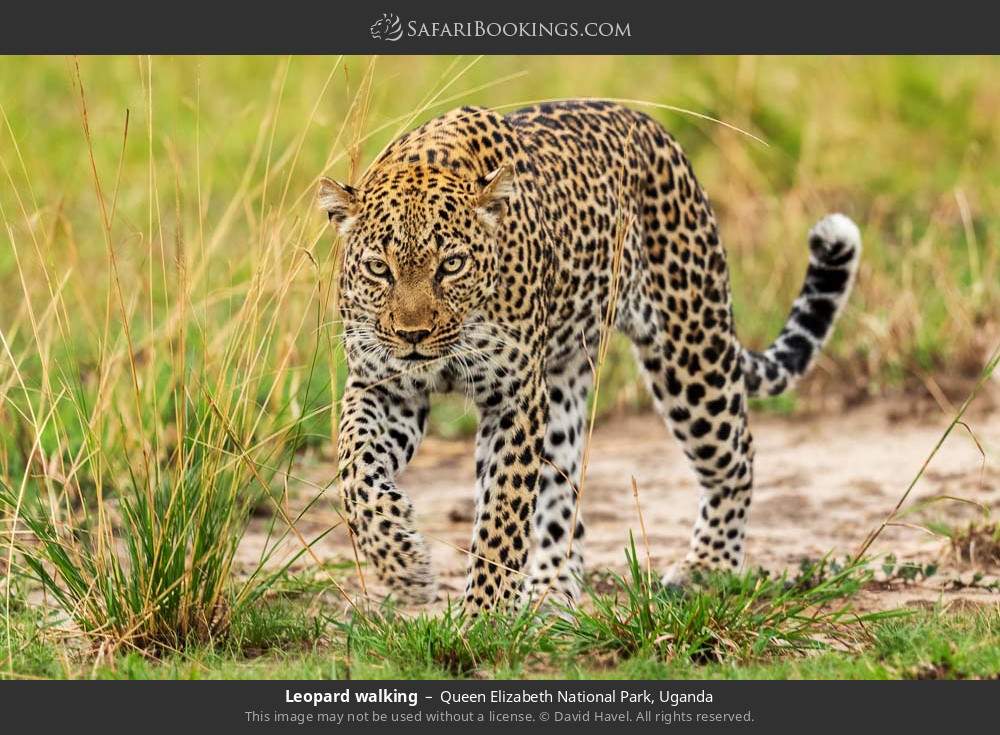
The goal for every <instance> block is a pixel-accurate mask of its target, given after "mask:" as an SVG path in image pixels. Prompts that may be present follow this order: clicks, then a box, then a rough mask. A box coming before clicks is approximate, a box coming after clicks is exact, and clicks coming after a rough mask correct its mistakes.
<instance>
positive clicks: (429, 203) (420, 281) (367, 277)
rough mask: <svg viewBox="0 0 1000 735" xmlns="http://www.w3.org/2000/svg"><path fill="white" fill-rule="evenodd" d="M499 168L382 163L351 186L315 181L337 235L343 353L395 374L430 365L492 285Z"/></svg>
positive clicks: (456, 338)
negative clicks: (468, 172) (466, 171)
mask: <svg viewBox="0 0 1000 735" xmlns="http://www.w3.org/2000/svg"><path fill="white" fill-rule="evenodd" d="M511 188H512V177H511V176H510V174H509V172H508V170H507V169H498V170H497V171H494V172H493V173H492V174H490V175H488V176H486V177H482V178H478V179H477V178H472V177H467V176H460V175H457V174H455V173H452V172H450V171H448V170H447V169H439V168H434V167H431V166H406V167H389V168H388V170H383V171H376V172H374V173H373V174H372V175H370V176H369V177H368V178H367V179H366V180H365V181H364V182H363V184H362V185H361V186H360V187H359V188H358V189H354V188H352V187H344V186H342V185H339V184H336V183H335V182H332V181H330V180H324V181H323V183H322V187H321V194H320V197H321V203H322V206H323V207H324V208H325V209H326V210H327V213H328V215H329V217H330V220H331V221H332V222H334V223H336V224H337V225H338V226H339V228H340V229H341V233H342V235H343V236H344V260H343V267H342V270H341V299H342V303H341V311H342V312H343V314H344V319H345V338H346V341H347V346H348V351H349V353H350V352H353V353H355V354H368V355H373V356H377V357H378V358H380V359H381V360H382V361H383V362H385V363H389V364H391V367H392V368H393V369H395V370H397V371H398V370H399V369H400V365H405V366H406V368H407V369H409V370H410V371H413V370H421V369H432V368H434V367H437V368H440V367H441V366H442V363H443V362H444V361H445V358H447V357H448V356H449V355H452V354H455V353H456V352H458V351H460V350H461V349H462V348H463V337H464V336H466V335H465V328H466V326H467V325H469V324H470V323H474V322H475V320H476V316H477V314H478V313H479V310H480V308H481V307H482V305H483V304H484V303H485V302H486V301H487V300H488V299H489V298H490V297H491V296H492V294H493V293H494V291H495V289H496V283H497V277H498V276H497V273H498V253H499V250H500V249H499V247H498V244H497V241H496V240H497V229H498V225H499V224H500V221H501V220H502V218H503V216H504V214H505V211H506V201H507V198H508V197H509V195H510V192H511Z"/></svg>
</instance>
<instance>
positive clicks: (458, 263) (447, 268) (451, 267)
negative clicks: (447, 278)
mask: <svg viewBox="0 0 1000 735" xmlns="http://www.w3.org/2000/svg"><path fill="white" fill-rule="evenodd" d="M463 265H465V256H464V255H452V256H451V257H450V258H445V259H444V260H443V261H442V262H441V273H443V274H445V275H453V274H455V273H458V272H459V271H460V270H462V266H463Z"/></svg>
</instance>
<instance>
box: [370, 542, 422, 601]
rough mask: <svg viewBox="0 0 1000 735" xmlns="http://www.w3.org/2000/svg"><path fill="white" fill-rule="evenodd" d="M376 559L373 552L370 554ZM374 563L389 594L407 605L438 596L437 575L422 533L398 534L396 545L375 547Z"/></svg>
mask: <svg viewBox="0 0 1000 735" xmlns="http://www.w3.org/2000/svg"><path fill="white" fill-rule="evenodd" d="M367 556H368V557H369V559H370V560H371V559H372V555H371V554H368V555H367ZM374 566H375V569H376V571H377V572H378V576H379V578H380V579H381V581H382V582H383V583H384V584H385V585H386V586H387V587H388V588H389V595H390V597H392V598H393V599H395V600H396V601H398V602H401V603H403V604H407V605H423V604H426V603H428V602H433V601H434V600H435V599H436V598H437V579H436V578H435V576H434V572H433V570H432V569H431V556H430V552H429V551H428V550H427V546H426V544H425V543H424V540H423V538H422V537H421V536H420V534H418V533H416V532H414V531H410V532H408V533H405V534H400V538H398V539H396V538H394V545H393V546H391V547H382V548H380V549H377V550H376V551H375V556H374Z"/></svg>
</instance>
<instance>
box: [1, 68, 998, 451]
mask: <svg viewBox="0 0 1000 735" xmlns="http://www.w3.org/2000/svg"><path fill="white" fill-rule="evenodd" d="M998 79H1000V61H998V60H997V59H996V58H961V57H950V58H921V57H892V58H822V57H809V58H795V57H774V58H770V57H741V58H736V57H702V58H699V57H680V58H672V57H555V56H547V57H485V58H475V57H463V58H451V57H380V58H377V59H376V58H336V57H326V58H321V57H311V58H291V59H289V58H263V57H236V58H227V57H212V58H152V59H150V58H146V57H136V58H130V57H121V58H82V59H79V60H75V59H65V58H23V59H14V58H8V59H4V60H3V62H2V63H0V104H2V111H3V120H2V123H3V130H2V131H0V163H2V167H3V171H2V181H3V183H2V185H0V208H2V211H0V215H2V220H3V226H4V230H5V232H4V239H5V240H6V242H5V243H4V245H3V247H0V285H2V288H0V314H2V317H0V327H2V329H3V333H4V335H5V338H6V340H7V353H8V354H7V356H6V359H5V361H4V362H5V366H0V380H2V381H3V385H4V386H5V388H4V390H5V391H6V397H7V398H8V401H7V402H6V404H5V405H4V406H3V407H0V422H2V424H0V431H2V432H3V433H4V435H5V436H6V437H16V436H18V434H19V430H18V425H19V423H20V422H22V421H23V416H21V415H20V414H19V411H21V412H23V411H24V409H25V406H26V401H27V402H30V400H31V398H30V397H31V396H32V395H35V393H33V391H36V390H39V391H42V392H44V391H45V390H52V391H54V392H58V391H59V390H60V385H62V386H63V388H64V389H65V390H66V391H67V392H69V393H72V392H73V391H74V390H78V391H81V395H83V394H89V395H90V397H91V399H92V400H93V399H94V396H96V395H97V392H98V391H104V393H102V396H103V397H102V399H101V400H107V401H108V405H109V406H111V405H115V404H116V403H118V402H120V401H125V402H133V403H134V402H135V401H133V400H131V399H128V398H126V396H127V395H128V394H129V391H132V392H134V390H135V389H136V383H138V390H139V391H140V392H143V391H145V390H147V388H149V387H150V386H154V387H155V386H157V385H158V386H160V388H161V389H162V390H161V391H160V394H158V395H159V397H158V398H156V399H151V400H152V403H151V404H150V405H151V406H155V408H154V409H153V410H152V413H159V414H162V415H169V414H170V412H171V411H172V410H174V409H173V408H171V405H170V401H169V400H167V399H166V398H165V397H164V396H167V395H169V393H170V390H168V389H167V386H168V385H173V384H174V383H173V381H175V380H176V379H177V377H178V371H181V372H182V373H183V372H184V371H186V374H188V375H195V374H197V375H198V376H199V378H198V379H205V378H206V376H207V375H208V373H211V374H212V375H214V376H215V377H216V378H218V377H219V374H218V371H220V370H223V368H222V367H221V366H222V365H223V363H226V366H225V368H224V370H233V369H236V368H237V366H238V365H240V364H241V363H240V360H237V359H235V358H233V359H230V360H229V362H226V359H227V358H225V357H224V355H225V354H226V350H227V349H230V350H231V349H232V342H227V340H231V339H232V338H234V336H235V335H243V337H241V339H243V338H251V339H253V338H255V339H257V340H258V347H257V350H256V351H255V353H254V355H252V356H251V355H248V356H246V358H245V360H244V362H243V363H242V365H243V367H242V368H240V369H247V368H248V367H249V366H250V365H251V364H252V365H253V366H254V367H255V371H253V372H254V381H255V383H254V386H253V390H252V393H253V394H254V395H253V397H254V399H255V400H256V402H257V404H258V407H259V408H260V414H261V421H260V425H259V426H257V427H256V429H255V431H257V432H258V433H260V431H261V426H263V425H264V424H267V423H268V422H272V423H275V425H281V426H287V424H288V422H290V421H293V422H297V423H298V433H297V435H296V439H295V441H296V442H298V443H300V444H301V443H320V444H321V443H323V442H325V441H327V440H328V437H329V436H330V432H331V426H330V419H331V415H332V411H333V409H332V404H333V403H334V402H335V401H334V399H335V395H336V390H337V384H338V382H341V381H342V380H343V370H342V367H341V366H339V364H338V360H339V358H337V357H336V349H335V344H336V331H337V322H336V303H335V301H336V298H335V296H336V294H334V293H331V291H330V289H329V283H328V281H329V280H330V279H331V278H332V275H333V271H334V268H335V258H333V257H332V255H331V253H332V248H333V239H334V238H333V237H332V236H330V234H329V233H327V232H325V231H324V230H323V222H322V217H321V216H320V215H319V213H318V212H317V211H315V209H314V206H313V202H312V196H313V188H314V186H315V181H316V178H317V177H318V176H319V175H321V174H324V173H326V174H329V175H333V176H335V177H338V178H342V179H347V180H355V179H357V178H358V177H359V176H360V174H361V172H362V171H363V169H364V167H365V166H366V165H367V163H368V162H369V161H370V160H371V159H372V157H373V156H374V155H375V154H376V153H377V152H378V151H379V150H380V149H381V148H382V147H383V146H384V145H386V144H387V143H388V142H389V141H390V140H391V139H392V138H393V137H394V136H395V135H397V134H398V133H399V132H401V131H402V130H405V129H407V128H409V127H412V126H414V125H417V124H419V123H420V122H422V121H423V120H425V119H427V118H430V117H432V116H434V115H436V114H439V113H441V112H443V111H445V110H447V109H449V108H451V107H454V106H459V105H464V104H475V105H485V106H496V107H500V108H502V109H508V108H509V109H514V108H516V107H517V106H518V105H519V104H524V103H527V102H530V101H535V100H541V99H551V98H563V97H610V98H618V99H622V100H632V101H634V104H635V105H636V106H639V107H642V108H643V109H645V110H646V111H647V112H649V113H650V114H651V115H653V116H655V117H657V118H658V119H660V120H661V121H662V122H663V123H664V125H665V126H666V127H667V128H668V129H669V130H670V131H671V132H672V133H673V134H674V135H675V136H676V137H677V139H678V140H679V141H680V142H681V144H682V146H683V147H684V148H685V149H686V151H687V154H688V156H689V157H690V158H691V159H692V161H693V163H694V167H695V171H696V173H697V175H698V176H699V178H700V180H701V182H702V184H703V186H704V187H705V188H706V189H707V191H708V193H709V195H710V196H711V197H712V200H713V204H714V206H715V209H716V212H717V214H718V216H719V219H720V228H721V232H722V236H723V241H724V242H725V244H726V246H727V248H728V251H729V255H730V265H731V271H732V278H733V284H734V297H735V304H736V315H737V322H738V328H739V333H740V335H741V338H742V339H743V340H744V342H745V343H747V344H748V345H750V346H753V347H761V346H763V345H765V344H767V343H768V342H769V341H770V339H772V338H773V337H774V336H775V335H776V334H777V332H778V330H779V329H780V326H781V324H782V323H783V321H784V318H785V315H786V313H787V310H788V308H789V306H790V304H791V301H792V299H793V297H794V295H795V293H796V291H797V289H798V287H799V285H800V283H801V279H802V273H803V269H804V267H805V260H806V252H807V251H806V247H805V236H806V232H807V230H808V228H809V227H810V225H811V224H812V223H813V222H814V221H815V220H816V219H817V218H818V217H820V216H821V215H823V214H824V213H826V212H828V211H834V210H842V211H844V212H846V213H847V214H849V215H850V216H851V217H853V218H854V219H855V220H856V221H857V222H858V223H859V225H860V226H861V229H862V232H863V236H864V239H865V256H864V262H863V265H862V270H861V275H860V278H859V282H858V286H857V288H856V291H855V293H854V295H853V296H852V299H851V301H850V305H849V307H848V311H847V313H846V314H845V316H844V317H843V319H842V321H841V322H840V324H839V326H838V329H837V330H836V334H835V337H834V339H833V342H832V344H831V346H830V348H829V350H828V351H827V354H826V356H825V357H824V358H823V361H822V362H821V364H820V365H819V367H818V369H817V370H816V371H815V373H814V374H813V375H812V376H811V378H810V379H809V380H808V381H807V382H806V383H805V384H804V385H803V386H802V387H801V388H800V389H799V392H798V394H796V395H794V396H790V397H784V398H781V399H778V400H776V401H773V402H772V403H771V404H769V405H768V406H767V407H768V408H771V409H773V410H779V411H796V410H807V409H821V410H822V409H825V410H830V409H839V408H841V407H843V406H844V405H848V404H851V403H853V402H858V401H862V400H865V399H866V398H870V397H878V396H882V395H886V394H887V393H898V392H906V391H920V392H923V393H926V392H930V393H931V394H933V395H934V396H935V397H936V398H937V400H938V401H939V402H942V401H943V402H949V401H953V400H954V399H955V396H956V395H957V392H958V391H961V390H964V387H965V386H966V385H967V381H968V379H969V378H970V377H974V376H975V375H977V374H978V371H979V370H980V368H981V366H982V364H983V362H984V360H985V358H986V356H987V353H988V351H989V350H990V348H991V347H992V345H993V343H994V342H995V340H996V337H997V334H998V331H997V321H998V308H997V307H998V303H1000V272H998V267H1000V266H998V261H1000V248H998V247H997V246H996V240H997V237H998V229H1000V215H998V212H1000V155H998V145H1000V143H998V141H1000V135H998V134H1000V82H998V81H997V80H998ZM643 102H646V103H655V104H658V105H661V107H656V106H651V105H646V106H644V105H643V104H642V103H643ZM662 106H672V107H674V108H683V109H684V110H687V111H690V112H682V111H678V110H671V109H666V108H664V107H662ZM707 118H715V119H716V120H718V121H722V122H721V123H720V122H714V121H712V120H709V119H707ZM723 123H724V124H723ZM126 128H127V131H126ZM116 279H117V283H118V286H116V285H115V283H116ZM248 299H249V300H252V301H253V306H252V310H256V311H254V317H253V319H254V320H256V321H255V322H254V324H253V325H249V323H247V324H244V325H243V326H241V327H237V324H238V323H241V322H240V320H241V319H245V318H247V313H248V312H247V309H248V306H247V304H248ZM304 315H305V321H303V317H304ZM126 323H127V324H126ZM126 332H129V334H126ZM182 332H183V335H182ZM182 336H183V340H184V346H183V355H181V354H180V353H179V352H178V349H179V346H178V343H179V341H180V340H181V338H182ZM125 343H130V344H131V347H130V348H128V349H127V350H125V352H127V353H130V358H131V359H130V360H124V361H123V362H121V363H115V361H114V360H113V359H112V356H113V355H114V354H118V355H119V356H124V355H125V352H123V351H122V350H121V349H119V348H121V347H122V345H124V344H125ZM227 345H228V346H227ZM116 350H117V352H116ZM115 359H117V358H115ZM241 359H243V358H241ZM12 361H13V364H12ZM126 363H131V364H130V365H129V366H128V368H127V369H125V364H126ZM113 364H117V365H118V367H116V368H112V367H111V366H112V365H113ZM15 366H16V367H15ZM206 371H208V372H206ZM212 371H216V372H212ZM133 373H134V375H133ZM130 375H132V377H129V376H130ZM54 376H62V377H61V378H60V379H59V380H65V383H64V384H61V383H59V381H58V380H56V379H55V377H54ZM603 378H604V380H605V384H606V387H605V388H603V389H602V391H601V398H600V400H601V406H600V410H601V411H602V412H603V411H629V410H640V409H642V408H643V407H644V406H645V400H646V399H645V397H644V395H643V391H642V389H641V388H640V387H639V386H638V384H637V382H636V376H635V372H634V371H633V368H632V365H631V357H630V355H629V354H628V350H627V349H626V348H625V345H624V344H622V343H616V344H615V345H614V346H613V348H612V351H611V354H610V357H609V361H608V363H607V364H606V366H605V368H604V371H603ZM19 380H24V382H25V387H26V389H27V390H26V391H25V390H20V391H17V395H15V392H14V391H13V387H14V386H15V385H16V384H17V383H18V381H19ZM227 380H228V379H227ZM42 383H46V385H47V386H48V387H47V388H45V387H43V386H42ZM99 383H100V384H102V385H99ZM119 388H122V395H121V396H120V397H117V398H116V397H115V396H116V395H117V394H116V391H117V390H118V389H119ZM15 405H16V406H18V407H19V409H18V410H14V409H13V408H12V406H15ZM324 407H326V409H325V410H324ZM35 408H36V409H40V406H36V407H35ZM116 410H117V411H118V412H119V413H122V414H123V415H125V414H127V413H128V412H127V411H125V409H124V408H121V406H119V408H118V409H116ZM138 413H139V414H141V415H142V418H136V420H137V421H141V422H151V421H153V422H155V420H157V419H156V418H155V417H154V416H152V415H151V412H150V411H148V410H147V407H146V406H145V404H144V406H143V407H142V408H140V409H138ZM278 417H281V418H280V419H279V418H278ZM35 420H36V421H37V420H38V418H37V416H36V419H35ZM282 422H284V423H282ZM165 423H167V424H170V423H176V422H172V420H168V421H166V422H165ZM472 426H474V419H473V417H471V416H470V414H469V412H468V410H467V407H466V406H465V405H464V403H461V402H458V403H456V402H449V401H444V402H442V403H440V405H438V407H437V408H436V410H435V414H434V428H435V431H437V432H438V433H440V434H444V435H446V436H447V435H454V434H462V433H466V432H468V431H469V430H470V429H471V427H472ZM147 428H149V430H150V431H152V428H151V427H147ZM175 430H176V427H175ZM8 441H10V440H9V439H8ZM21 441H25V440H24V439H23V438H22V440H21ZM15 454H16V452H15ZM11 456H12V455H11V453H10V452H8V460H7V461H8V463H9V462H10V461H11V459H10V457H11Z"/></svg>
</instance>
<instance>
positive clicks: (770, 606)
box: [559, 540, 893, 663]
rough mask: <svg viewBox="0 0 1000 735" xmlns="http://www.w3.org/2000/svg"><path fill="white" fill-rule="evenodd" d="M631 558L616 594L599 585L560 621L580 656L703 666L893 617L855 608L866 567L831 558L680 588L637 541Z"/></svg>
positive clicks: (802, 645)
mask: <svg viewBox="0 0 1000 735" xmlns="http://www.w3.org/2000/svg"><path fill="white" fill-rule="evenodd" d="M626 556H627V563H628V571H627V572H626V574H625V575H617V574H612V575H611V580H610V581H611V587H612V589H611V591H610V592H606V593H598V592H594V591H592V592H591V595H592V605H591V606H588V607H585V608H582V609H581V610H579V611H577V613H576V614H575V615H574V616H573V617H571V618H569V619H567V620H566V621H564V622H562V623H560V624H559V625H560V626H561V628H562V629H561V631H560V632H561V633H562V635H563V636H564V638H566V639H567V641H568V647H569V649H570V650H571V651H572V652H573V653H575V654H604V655H608V654H611V655H612V656H613V659H614V660H618V659H627V658H644V659H648V658H652V659H656V660H673V659H685V660H690V661H693V662H701V663H705V662H712V661H714V662H719V661H725V660H730V659H736V660H740V659H752V658H757V657H762V656H774V655H782V654H788V653H801V652H804V651H809V650H821V649H827V648H829V647H830V645H831V644H832V643H834V642H836V641H838V640H840V639H842V638H844V637H845V636H849V635H852V634H855V633H857V632H859V631H861V630H862V629H863V626H864V625H865V624H866V623H870V622H872V621H874V620H878V619H882V618H884V617H886V616H887V615H891V614H893V613H867V614H858V613H856V612H854V611H853V610H852V609H851V607H850V605H849V604H848V598H850V596H851V595H853V594H854V593H855V592H857V591H858V590H859V589H860V588H861V585H862V584H863V583H864V582H865V581H867V580H868V579H869V578H870V573H869V572H868V571H866V570H865V569H864V567H863V566H862V565H860V564H857V565H853V564H852V565H847V566H844V567H837V566H831V565H829V564H828V562H827V561H826V560H823V561H820V562H817V563H816V564H810V565H806V567H805V568H803V570H802V571H801V573H800V574H799V575H797V576H796V577H792V578H790V577H788V575H782V576H781V577H776V578H770V577H768V576H767V575H766V574H761V573H759V572H758V573H748V574H744V575H740V576H736V575H717V574H713V575H705V576H702V577H700V578H699V579H697V580H695V583H694V585H693V586H692V587H690V588H689V589H685V590H680V589H675V588H672V587H669V586H664V585H662V584H660V583H659V582H657V581H655V580H654V579H653V578H652V576H651V575H650V574H649V572H648V570H645V569H643V568H642V566H641V565H640V563H639V560H638V557H637V555H636V551H635V543H634V540H633V541H631V544H630V547H629V548H628V549H627V550H626Z"/></svg>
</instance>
